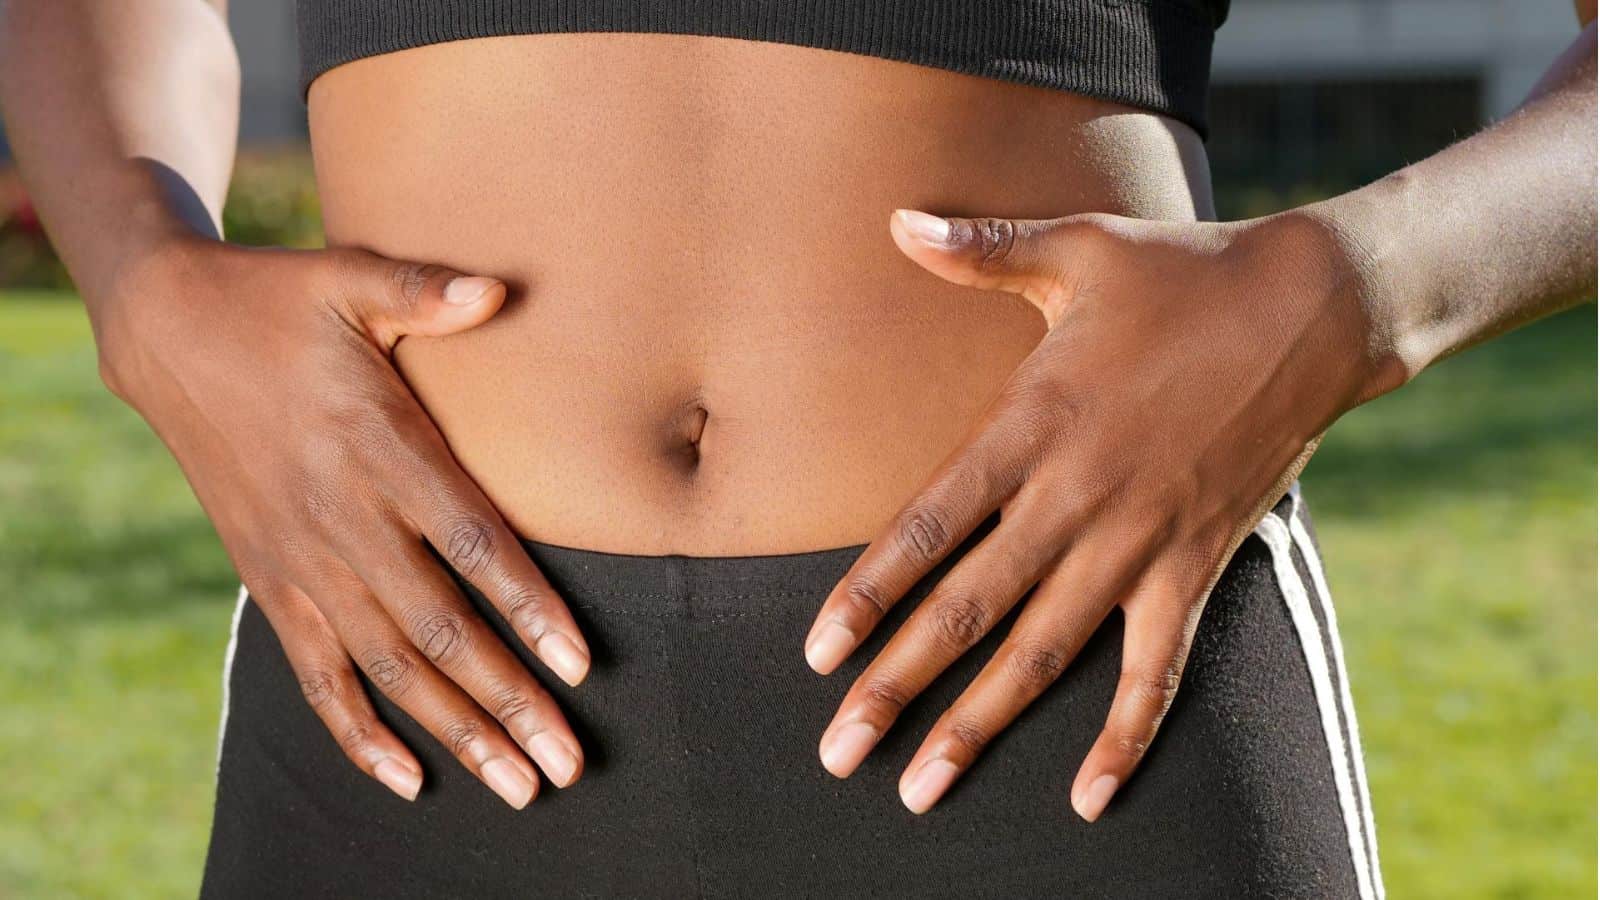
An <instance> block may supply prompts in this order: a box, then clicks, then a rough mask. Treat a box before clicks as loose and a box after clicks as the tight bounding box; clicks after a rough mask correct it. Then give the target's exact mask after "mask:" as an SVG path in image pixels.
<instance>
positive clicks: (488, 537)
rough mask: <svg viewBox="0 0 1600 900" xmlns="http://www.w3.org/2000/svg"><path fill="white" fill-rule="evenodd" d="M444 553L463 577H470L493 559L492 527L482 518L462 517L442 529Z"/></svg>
mask: <svg viewBox="0 0 1600 900" xmlns="http://www.w3.org/2000/svg"><path fill="white" fill-rule="evenodd" d="M444 541H445V545H444V555H445V559H446V560H448V561H449V563H450V565H451V566H453V567H454V568H455V570H456V571H457V572H460V573H461V575H462V577H463V578H472V577H473V576H474V575H476V574H478V573H479V572H480V571H482V570H483V568H484V567H485V566H487V565H489V563H490V562H491V561H492V560H493V559H494V550H495V547H494V529H493V528H491V527H490V526H489V524H488V523H487V522H485V521H483V520H482V519H479V518H476V517H471V516H467V517H462V518H458V519H456V520H455V521H453V522H451V523H450V524H448V525H447V526H445V529H444Z"/></svg>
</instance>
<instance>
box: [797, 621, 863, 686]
mask: <svg viewBox="0 0 1600 900" xmlns="http://www.w3.org/2000/svg"><path fill="white" fill-rule="evenodd" d="M855 643H856V636H855V635H854V634H852V633H851V632H850V629H848V628H845V627H844V626H843V625H840V624H839V623H838V622H834V621H824V622H819V623H817V625H816V627H815V628H813V629H812V630H811V635H810V636H809V637H807V638H806V665H808V666H810V667H811V670H812V671H813V672H816V673H817V674H818V675H831V674H833V671H834V670H835V669H837V668H839V665H840V664H841V663H843V662H844V661H845V658H846V657H848V656H849V655H850V651H851V650H853V649H854V648H855Z"/></svg>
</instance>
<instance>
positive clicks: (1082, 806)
mask: <svg viewBox="0 0 1600 900" xmlns="http://www.w3.org/2000/svg"><path fill="white" fill-rule="evenodd" d="M1117 786H1118V781H1117V776H1115V775H1112V774H1109V773H1107V774H1104V775H1100V776H1098V777H1096V778H1095V779H1094V780H1093V781H1091V782H1089V786H1088V787H1086V788H1084V789H1083V790H1082V791H1079V792H1077V793H1076V794H1075V795H1074V796H1073V798H1072V808H1073V810H1075V811H1076V812H1077V813H1078V816H1079V818H1081V819H1083V820H1084V821H1085V822H1094V821H1095V820H1097V819H1099V818H1100V816H1101V814H1102V813H1104V812H1105V811H1106V805H1107V804H1109V803H1110V802H1111V796H1112V795H1113V794H1115V793H1116V792H1117Z"/></svg>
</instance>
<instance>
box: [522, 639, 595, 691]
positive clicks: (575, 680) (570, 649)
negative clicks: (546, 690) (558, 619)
mask: <svg viewBox="0 0 1600 900" xmlns="http://www.w3.org/2000/svg"><path fill="white" fill-rule="evenodd" d="M534 652H536V653H538V654H539V658H540V659H542V660H544V663H545V665H547V666H549V667H550V671H552V672H555V673H556V675H557V676H559V677H560V678H561V680H562V681H565V682H566V683H567V684H568V685H569V686H571V687H577V686H578V685H580V684H582V683H583V680H584V679H585V678H587V677H589V662H590V660H589V654H588V653H587V652H585V651H584V650H581V649H579V647H578V644H577V643H576V642H574V641H573V640H572V639H571V638H569V637H567V636H566V635H564V634H562V633H561V632H559V631H554V632H551V633H550V634H547V635H545V636H544V637H543V638H542V639H540V641H539V643H538V644H537V645H536V646H535V647H534Z"/></svg>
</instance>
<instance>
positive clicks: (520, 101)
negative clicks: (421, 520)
mask: <svg viewBox="0 0 1600 900" xmlns="http://www.w3.org/2000/svg"><path fill="white" fill-rule="evenodd" d="M309 108H310V122H311V138H312V149H313V153H314V155H315V159H316V168H317V179H318V183H319V189H320V191H321V195H322V202H323V211H324V218H325V222H326V228H327V236H328V241H329V243H330V244H331V245H355V246H361V247H365V248H367V249H370V250H373V251H376V252H378V253H382V254H385V255H388V256H392V257H396V258H402V259H414V260H419V261H425V262H434V263H439V264H442V265H447V266H450V267H452V268H455V269H458V270H460V271H463V272H466V273H470V274H484V275H492V276H495V277H498V278H501V279H504V280H505V281H506V282H507V284H508V285H509V286H510V287H511V294H510V299H509V300H508V302H507V304H506V307H505V308H504V309H503V310H502V311H501V313H500V314H499V315H498V316H497V317H496V318H494V319H493V320H491V321H490V322H489V323H488V324H486V325H484V326H482V327H480V328H478V329H476V330H474V331H471V332H469V333H466V334H461V335H455V336H451V337H448V338H407V339H405V340H403V341H401V343H400V345H399V347H398V348H397V349H396V362H397V364H398V366H399V368H400V370H401V372H402V373H403V374H404V376H405V378H406V379H407V381H408V382H409V383H410V384H411V386H412V387H413V389H414V390H415V391H416V393H417V396H418V398H419V399H420V400H421V401H422V403H423V405H424V406H425V407H426V409H427V410H428V412H429V414H430V415H431V416H432V417H433V418H434V420H435V421H436V422H437V423H438V424H439V427H440V429H441V430H442V431H443V433H444V434H445V436H446V438H447V439H448V441H449V442H450V445H451V448H452V449H453V451H454V452H455V454H456V456H457V457H458V458H459V459H460V461H461V463H462V464H463V465H464V467H465V468H466V470H467V471H468V472H469V473H470V474H471V475H472V476H473V478H475V479H476V480H477V482H478V483H479V484H480V485H481V486H482V487H483V489H484V490H485V492H486V493H487V494H488V496H489V498H490V499H491V500H492V501H494V503H495V504H496V505H497V506H498V507H499V508H500V510H501V511H502V513H504V515H505V516H506V519H507V521H508V523H509V524H510V525H511V526H512V528H513V529H515V530H517V531H518V532H519V533H521V534H523V535H525V536H527V537H530V538H533V539H536V540H540V541H545V542H548V543H554V544H563V545H567V546H574V547H584V548H589V549H595V550H605V551H611V552H618V553H637V554H662V553H682V554H686V555H693V556H723V555H751V554H768V553H792V552H802V551H806V550H816V549H823V548H829V547H839V546H845V545H850V544H857V543H863V542H865V541H867V540H869V539H871V538H872V537H873V536H874V535H875V534H876V533H877V532H878V530H879V529H880V528H881V527H882V526H883V525H884V524H885V523H886V522H887V521H888V520H889V518H890V517H892V516H893V515H894V513H895V512H896V511H898V509H899V508H900V506H901V505H903V504H904V503H905V502H906V501H907V499H909V498H910V496H911V495H912V493H913V492H914V491H915V490H916V489H917V487H919V486H920V485H921V483H922V482H923V481H924V479H926V477H927V476H928V475H929V474H930V473H931V472H932V471H933V470H934V469H935V468H936V467H937V466H938V464H939V462H940V461H941V460H942V459H943V458H944V456H945V455H946V454H947V453H949V452H950V451H951V450H952V449H954V448H955V446H956V445H957V444H958V443H959V441H960V439H961V437H962V435H963V434H964V433H965V432H966V431H967V429H968V428H969V427H971V426H972V425H973V424H974V422H975V421H976V419H977V417H978V416H979V414H980V413H981V412H982V411H983V408H984V407H985V406H986V405H987V404H988V403H989V401H990V400H991V399H992V398H993V397H994V396H995V394H996V393H997V392H998V390H999V389H1000V387H1001V385H1002V384H1003V382H1004V381H1005V379H1006V377H1007V376H1008V375H1009V374H1010V373H1011V371H1012V370H1013V369H1014V368H1015V367H1016V365H1017V364H1018V363H1019V362H1020V361H1021V360H1022V359H1023V357H1025V356H1026V355H1027V354H1028V353H1029V351H1030V350H1031V349H1032V348H1033V346H1034V344H1035V343H1036V342H1037V341H1038V339H1039V337H1040V336H1041V335H1042V334H1043V330H1044V322H1043V320H1042V319H1041V318H1040V317H1039V315H1038V314H1037V312H1035V311H1034V310H1033V309H1032V307H1030V306H1029V305H1028V304H1027V303H1026V302H1025V301H1023V300H1021V299H1018V298H1016V297H1012V296H1009V295H1001V294H993V293H985V292H981V291H976V290H972V289H969V288H961V287H956V286H954V285H950V284H947V283H945V282H943V281H940V280H939V279H937V278H935V277H934V276H932V275H930V274H928V273H927V272H925V271H923V270H922V269H920V268H918V267H917V266H916V265H914V264H913V263H911V262H910V261H909V260H907V259H905V258H904V257H903V256H902V255H901V254H900V252H899V251H898V250H897V249H896V247H895V246H894V243H893V242H892V240H891V239H890V237H889V230H888V219H889V215H890V213H891V212H892V211H893V210H894V209H895V208H897V207H910V208H918V209H923V210H926V211H929V212H933V213H937V214H947V215H999V216H1011V217H1051V216H1060V215H1066V214H1070V213H1076V212H1089V211H1104V212H1116V213H1121V214H1124V215H1134V216H1141V217H1145V218H1169V219H1193V218H1195V217H1196V216H1197V215H1200V216H1208V215H1209V214H1210V193H1209V184H1208V181H1207V176H1206V163H1205V156H1204V150H1203V149H1202V146H1201V144H1200V142H1199V140H1198V138H1197V137H1196V136H1195V135H1194V133H1193V132H1192V131H1191V130H1190V129H1188V128H1187V127H1186V126H1183V125H1181V124H1178V123H1175V122H1173V121H1171V120H1168V119H1165V118H1163V117H1160V116H1156V115H1152V114H1149V113H1142V112H1137V111H1134V110H1130V109H1128V108H1126V107H1121V106H1118V105H1115V104H1111V103H1107V102H1103V101H1098V100H1093V99H1089V98H1085V97H1081V96H1077V95H1073V94H1067V93H1064V92H1060V91H1049V90H1044V89H1039V88H1031V87H1025V86H1019V85H1014V84H1007V83H1003V82H999V81H994V80H990V79H981V78H976V77H971V76H965V75H959V74H955V73H950V72H945V71H941V70H935V69H929V68H925V67H921V66H914V65H909V64H906V63H898V62H892V61H887V60H880V59H875V58H869V57H861V56H854V55H850V54H845V53H837V52H831V51H824V50H816V49H811V48H803V47H793V46H788V45H781V44H766V43H758V42H753V41H738V40H729V39H724V38H702V37H687V36H673V35H638V34H561V35H534V36H508V37H496V38H487V39H479V40H471V41H460V42H453V43H448V44H438V45H433V46H428V47H421V48H417V49H413V50H407V51H402V52H400V53H393V54H387V55H384V56H378V57H371V58H368V59H364V60H359V61H357V62H355V63H351V64H348V65H345V66H341V67H339V68H336V69H334V70H331V71H330V72H328V73H327V74H325V75H324V76H322V77H321V78H319V79H318V80H317V81H316V83H315V84H314V85H313V86H312V90H311V94H310V98H309Z"/></svg>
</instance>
